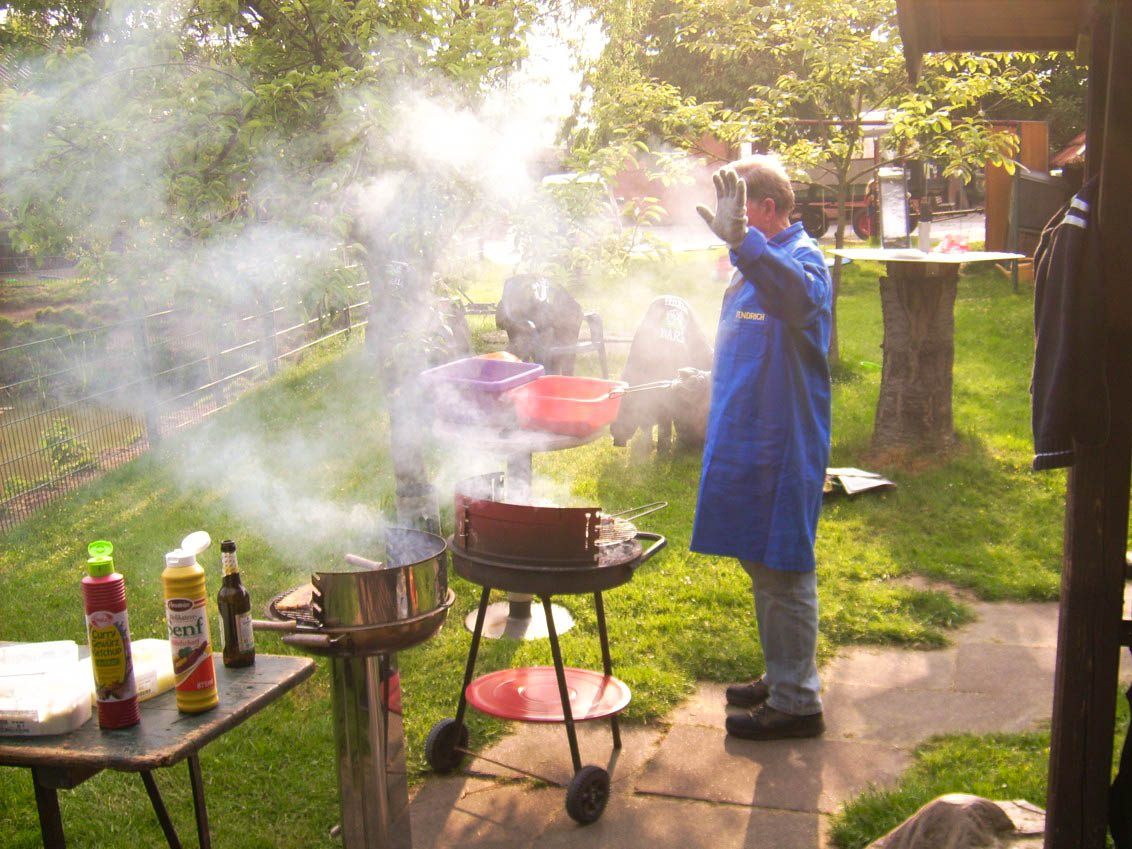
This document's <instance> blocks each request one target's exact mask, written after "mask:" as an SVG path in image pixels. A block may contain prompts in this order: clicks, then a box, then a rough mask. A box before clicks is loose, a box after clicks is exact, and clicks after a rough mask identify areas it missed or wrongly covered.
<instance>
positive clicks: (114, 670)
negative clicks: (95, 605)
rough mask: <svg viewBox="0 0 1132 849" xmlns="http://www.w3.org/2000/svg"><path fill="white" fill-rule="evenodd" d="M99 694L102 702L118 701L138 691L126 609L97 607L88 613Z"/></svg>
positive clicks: (91, 652)
mask: <svg viewBox="0 0 1132 849" xmlns="http://www.w3.org/2000/svg"><path fill="white" fill-rule="evenodd" d="M86 627H87V635H88V637H89V639H90V661H91V668H92V669H93V670H94V685H95V695H96V698H97V699H98V701H100V702H117V701H123V700H125V699H131V698H133V697H134V696H136V695H137V688H136V687H135V686H134V676H133V675H131V674H130V672H131V671H132V668H131V667H132V664H131V654H130V625H129V622H128V621H127V619H126V611H124V610H121V611H117V612H115V611H110V610H95V611H93V612H91V613H88V614H87V615H86Z"/></svg>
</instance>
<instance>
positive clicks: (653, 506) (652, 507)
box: [601, 384, 668, 522]
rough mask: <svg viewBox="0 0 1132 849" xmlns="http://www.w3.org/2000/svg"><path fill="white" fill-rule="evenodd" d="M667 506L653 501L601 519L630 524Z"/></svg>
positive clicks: (665, 503) (609, 514)
mask: <svg viewBox="0 0 1132 849" xmlns="http://www.w3.org/2000/svg"><path fill="white" fill-rule="evenodd" d="M646 385H647V384H646ZM667 506H668V502H667V501H653V502H652V503H650V504H642V505H641V506H640V507H630V508H628V509H627V510H619V511H618V512H616V513H602V514H601V518H603V519H612V518H613V517H615V516H616V517H619V518H622V519H624V520H625V521H626V522H631V521H633V520H634V519H639V518H641V517H642V516H647V515H648V514H649V513H655V512H656V511H657V510H663V509H664V508H665V507H667ZM627 513H631V514H632V515H631V516H628V515H626V514H627Z"/></svg>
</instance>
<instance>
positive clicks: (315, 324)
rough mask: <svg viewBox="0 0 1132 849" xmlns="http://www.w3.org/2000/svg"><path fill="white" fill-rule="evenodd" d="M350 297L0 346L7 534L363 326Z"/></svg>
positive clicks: (134, 321) (2, 526)
mask: <svg viewBox="0 0 1132 849" xmlns="http://www.w3.org/2000/svg"><path fill="white" fill-rule="evenodd" d="M358 291H359V294H360V292H361V291H363V290H362V289H361V287H359V290H358ZM348 292H349V293H350V294H349V297H348V298H347V302H346V306H344V307H343V308H339V309H336V310H333V311H328V312H323V313H320V314H318V315H314V316H311V315H309V313H307V312H306V311H305V310H304V308H303V307H302V305H299V304H296V305H289V306H286V307H268V308H264V309H260V310H248V311H245V312H242V313H241V314H237V315H232V314H228V315H219V314H216V313H215V312H211V311H209V310H207V309H197V308H194V309H188V308H174V309H166V310H161V311H157V312H151V313H146V314H144V315H139V316H137V317H135V318H130V319H127V320H123V321H118V322H115V323H111V324H105V325H101V326H98V327H88V328H83V329H80V330H75V331H73V332H71V333H67V334H64V335H59V336H55V337H52V338H48V339H37V340H34V341H29V342H25V343H23V344H17V345H12V346H9V347H5V348H0V531H3V530H7V529H8V528H10V527H12V526H14V525H15V524H17V523H19V522H20V521H22V520H23V519H24V518H26V517H27V516H29V515H30V514H31V513H32V512H33V511H34V510H36V509H37V508H38V507H40V506H42V505H43V504H46V503H47V502H49V501H50V500H51V499H52V498H54V497H57V496H58V495H60V494H62V493H65V492H68V491H70V490H71V489H74V488H75V487H76V486H78V485H79V484H81V483H83V482H85V481H88V480H91V479H92V478H94V477H97V476H98V475H99V474H100V473H101V472H103V471H106V470H108V469H112V468H114V467H115V466H118V465H121V464H122V463H124V462H125V461H127V460H129V459H131V458H133V457H136V456H137V455H138V454H140V453H141V452H143V451H145V450H146V449H147V448H149V447H150V446H152V445H155V444H156V443H157V442H159V441H160V440H161V438H162V437H163V436H164V435H167V434H169V433H171V432H173V431H175V430H177V429H178V428H182V427H185V426H187V425H190V424H193V423H195V422H199V421H201V420H202V419H204V418H205V417H207V416H209V415H211V414H212V413H214V412H216V411H217V410H220V409H223V408H224V407H226V406H228V405H229V404H231V403H232V402H233V401H234V400H235V399H236V398H238V397H239V396H240V395H241V394H243V393H244V392H245V391H246V390H247V389H249V388H250V387H251V386H253V385H255V384H256V383H258V382H260V381H262V380H263V379H265V378H267V377H269V376H271V375H273V374H275V373H276V371H277V370H278V369H279V367H280V366H281V365H285V364H286V363H288V362H292V361H294V360H295V359H297V358H298V355H299V354H301V353H302V352H303V351H305V350H307V349H309V348H311V347H313V346H316V345H320V344H323V343H325V342H327V341H328V340H330V339H333V338H335V337H338V336H341V335H343V334H348V333H350V331H351V330H353V329H356V328H359V327H361V326H362V325H364V324H365V323H366V322H365V314H366V310H365V307H366V306H367V304H368V301H366V300H364V299H361V298H360V297H359V296H358V295H355V294H354V293H353V290H348Z"/></svg>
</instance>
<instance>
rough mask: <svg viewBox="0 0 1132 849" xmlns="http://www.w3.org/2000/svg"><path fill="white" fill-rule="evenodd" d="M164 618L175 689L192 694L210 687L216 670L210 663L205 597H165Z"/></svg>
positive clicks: (214, 681)
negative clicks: (167, 627) (167, 632)
mask: <svg viewBox="0 0 1132 849" xmlns="http://www.w3.org/2000/svg"><path fill="white" fill-rule="evenodd" d="M165 618H166V622H167V623H168V626H169V644H170V647H171V648H172V650H173V675H174V677H175V678H176V681H177V690H178V691H179V692H182V693H195V692H198V691H199V690H210V689H212V688H213V687H214V686H216V673H215V671H214V670H213V666H212V651H211V646H210V644H209V639H208V618H207V617H206V616H205V600H204V599H203V598H197V599H192V598H168V599H166V600H165Z"/></svg>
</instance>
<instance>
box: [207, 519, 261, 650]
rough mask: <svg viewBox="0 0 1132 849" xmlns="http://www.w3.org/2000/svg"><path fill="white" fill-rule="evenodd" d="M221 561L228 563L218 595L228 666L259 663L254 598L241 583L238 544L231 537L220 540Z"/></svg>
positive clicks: (222, 644) (222, 643)
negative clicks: (254, 633)
mask: <svg viewBox="0 0 1132 849" xmlns="http://www.w3.org/2000/svg"><path fill="white" fill-rule="evenodd" d="M220 562H221V563H222V564H223V566H224V582H223V584H222V585H221V587H220V592H219V593H217V595H216V606H217V607H218V608H219V609H220V641H221V648H222V650H223V652H224V665H225V666H251V664H253V663H255V642H254V640H253V639H252V613H251V610H252V599H251V596H250V595H248V591H247V588H245V587H244V585H243V583H241V582H240V566H239V564H238V563H237V562H236V543H234V542H233V541H232V540H230V539H226V540H224V542H222V543H220Z"/></svg>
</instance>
